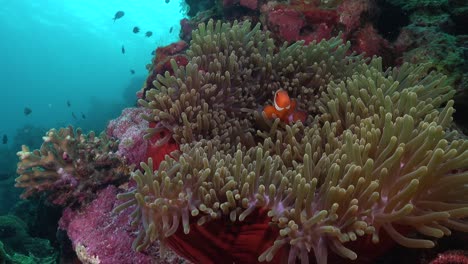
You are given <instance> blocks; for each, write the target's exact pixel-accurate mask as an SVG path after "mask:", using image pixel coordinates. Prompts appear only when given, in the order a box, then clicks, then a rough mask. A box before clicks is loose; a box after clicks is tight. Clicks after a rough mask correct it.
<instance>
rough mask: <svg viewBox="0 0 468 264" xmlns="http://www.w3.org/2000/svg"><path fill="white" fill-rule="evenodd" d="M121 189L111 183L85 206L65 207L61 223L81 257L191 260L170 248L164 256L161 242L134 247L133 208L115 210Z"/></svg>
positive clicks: (126, 260)
mask: <svg viewBox="0 0 468 264" xmlns="http://www.w3.org/2000/svg"><path fill="white" fill-rule="evenodd" d="M117 193H118V190H117V188H116V187H114V186H109V187H107V188H106V189H104V190H102V191H100V193H99V194H98V197H97V198H96V199H95V200H94V201H93V202H91V203H90V204H88V205H87V206H86V207H84V208H82V209H81V210H72V209H70V208H67V209H65V211H64V213H63V216H62V218H61V219H60V222H59V227H60V229H63V230H65V231H66V232H67V234H68V237H69V238H70V240H71V241H72V245H73V248H74V250H75V252H76V253H77V256H78V258H79V259H80V260H81V261H83V262H84V263H90V262H89V261H92V260H99V263H101V264H106V263H161V264H167V263H178V264H179V263H187V262H186V261H185V260H184V259H182V258H180V257H178V256H177V255H175V254H174V253H172V251H170V250H167V252H165V253H166V254H165V256H161V254H160V248H159V245H157V246H155V247H152V248H151V249H150V250H148V251H146V252H135V251H134V250H132V241H133V240H134V239H135V231H136V229H135V228H133V227H131V226H129V225H128V221H129V215H130V213H131V210H125V211H123V212H122V213H121V214H113V213H112V209H113V208H114V206H115V205H116V204H117V203H119V202H118V201H117V198H116V194H117ZM86 261H88V262H86Z"/></svg>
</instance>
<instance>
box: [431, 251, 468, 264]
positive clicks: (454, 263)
mask: <svg viewBox="0 0 468 264" xmlns="http://www.w3.org/2000/svg"><path fill="white" fill-rule="evenodd" d="M429 264H468V252H467V251H463V250H449V251H446V252H444V253H442V254H439V255H438V256H437V258H435V259H434V260H432V261H431V262H430V263H429Z"/></svg>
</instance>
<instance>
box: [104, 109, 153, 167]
mask: <svg viewBox="0 0 468 264" xmlns="http://www.w3.org/2000/svg"><path fill="white" fill-rule="evenodd" d="M142 114H149V111H148V110H147V109H144V108H125V109H124V110H123V111H122V114H121V115H120V116H119V117H118V118H116V119H114V120H112V121H110V122H109V125H108V126H107V135H109V136H112V137H116V138H118V139H119V150H118V151H117V153H118V154H120V155H122V156H124V157H126V158H127V160H128V162H129V163H130V164H135V165H138V164H140V162H142V161H146V159H145V157H146V149H147V147H148V141H147V140H145V139H144V138H143V136H144V135H145V134H146V130H147V129H148V121H146V120H144V119H143V118H142Z"/></svg>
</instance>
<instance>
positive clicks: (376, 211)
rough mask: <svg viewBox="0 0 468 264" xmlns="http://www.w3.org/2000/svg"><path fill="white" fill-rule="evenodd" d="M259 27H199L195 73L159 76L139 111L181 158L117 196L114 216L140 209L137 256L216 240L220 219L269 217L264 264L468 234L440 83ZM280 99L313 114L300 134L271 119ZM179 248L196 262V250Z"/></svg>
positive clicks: (193, 50) (449, 92)
mask: <svg viewBox="0 0 468 264" xmlns="http://www.w3.org/2000/svg"><path fill="white" fill-rule="evenodd" d="M250 28H251V26H250V24H249V23H244V24H237V23H234V24H233V25H230V24H221V23H216V24H214V23H213V22H209V23H208V25H203V24H202V25H200V26H199V29H198V30H196V31H194V33H193V34H194V36H193V41H192V43H191V46H190V48H189V50H188V51H187V55H188V56H189V57H190V61H189V63H188V65H187V66H186V67H176V65H174V75H170V74H168V73H166V75H165V76H158V81H157V82H155V86H156V87H157V89H154V90H151V91H149V92H148V94H147V97H146V98H147V100H148V101H140V103H142V104H143V105H144V106H145V107H147V108H149V109H151V110H152V114H151V115H150V116H148V119H149V120H150V121H152V122H153V121H156V122H158V125H159V126H160V127H161V128H162V127H164V128H168V129H169V130H170V131H172V132H173V137H174V139H176V140H178V141H179V142H180V143H181V148H180V152H179V153H178V154H177V155H173V156H172V157H169V156H166V159H165V160H164V161H163V162H162V163H161V164H160V166H159V168H158V169H157V170H155V171H153V169H152V168H153V164H152V160H151V159H150V160H149V161H148V164H145V163H142V164H141V167H142V171H139V170H138V171H136V172H134V173H132V179H133V180H134V181H135V182H136V184H137V185H136V187H135V188H134V189H132V190H130V191H129V192H128V193H125V194H121V195H119V198H121V199H123V200H124V201H125V202H124V203H123V204H122V205H120V206H119V207H117V208H116V209H115V210H116V211H117V212H118V211H120V210H123V209H125V208H128V207H131V206H133V207H134V210H135V211H134V213H133V224H135V225H138V226H139V227H140V232H139V234H138V237H137V238H136V240H135V241H134V247H135V248H136V249H137V250H143V249H145V248H147V247H149V246H150V245H151V243H152V242H153V241H155V240H161V241H163V242H164V241H167V242H168V244H169V245H171V246H174V244H172V242H173V241H172V242H171V237H173V236H179V235H180V233H178V230H180V229H182V230H183V233H185V234H188V235H190V233H191V232H194V230H195V231H196V232H202V233H205V234H206V233H209V232H210V231H209V230H203V231H200V229H199V228H197V227H198V226H202V228H203V226H204V224H205V225H206V224H207V223H210V222H213V221H225V223H226V224H225V225H226V226H229V225H230V224H231V223H232V224H234V225H243V222H244V221H245V220H246V219H247V218H248V217H249V216H251V215H255V214H256V213H258V212H259V211H262V210H266V211H267V215H268V217H269V222H270V227H269V228H271V229H272V230H273V231H274V232H276V234H277V235H276V237H275V238H274V239H271V240H267V241H264V240H263V241H261V243H262V244H264V245H266V246H265V247H263V248H262V247H260V246H258V245H257V246H258V247H257V248H262V250H261V251H260V252H257V254H258V255H256V256H255V261H256V260H257V259H258V261H274V262H275V263H284V262H285V261H288V262H289V263H296V261H297V260H299V261H300V262H301V263H303V264H305V263H309V261H310V260H311V259H312V258H315V259H316V260H317V263H327V260H328V257H329V255H331V253H332V252H333V253H335V254H336V255H338V256H341V257H343V258H346V259H352V260H354V259H357V258H358V254H357V253H359V252H357V249H356V250H355V249H354V248H353V246H352V245H353V243H352V242H353V241H360V240H361V241H366V240H367V239H368V238H370V239H371V240H370V242H369V243H374V244H376V243H383V242H382V241H381V238H382V237H383V234H384V233H385V234H387V235H388V236H389V237H390V238H391V239H393V240H394V241H396V242H397V243H399V244H401V245H403V246H406V247H415V248H429V247H433V246H434V242H433V240H432V239H431V238H439V237H442V236H444V235H450V232H451V231H450V230H460V231H468V223H467V222H466V220H464V218H466V217H468V187H467V186H468V172H467V168H468V141H467V140H465V139H463V138H462V137H460V135H458V134H457V132H455V131H452V130H451V129H450V126H451V123H452V114H453V112H454V108H453V101H452V100H451V97H452V96H453V94H454V91H453V88H451V87H450V86H448V85H447V82H446V79H445V77H444V76H442V75H439V74H436V73H429V69H430V67H429V66H427V65H420V66H414V65H409V64H405V65H403V66H402V67H400V68H394V69H388V70H385V71H384V70H383V69H382V62H381V59H379V58H374V59H372V60H371V61H366V60H364V59H362V58H361V57H357V56H346V53H347V49H348V46H347V45H343V44H342V43H341V42H340V40H338V39H332V40H329V41H322V42H320V43H318V44H317V43H311V44H310V45H307V46H303V45H302V43H295V44H292V45H290V46H287V45H283V46H282V47H275V46H274V44H273V42H272V41H271V39H270V38H269V37H268V33H265V32H262V31H261V30H260V26H259V25H257V26H256V27H254V28H253V29H250ZM202 43H203V45H202ZM279 88H282V89H285V90H287V91H289V92H290V93H291V94H293V96H292V97H294V98H297V100H298V104H299V107H300V108H301V109H303V110H304V111H306V112H307V113H308V115H309V118H308V120H307V121H306V122H305V123H304V124H303V123H301V122H298V123H295V124H291V125H288V124H283V123H280V121H279V119H276V120H273V121H271V120H266V119H265V118H261V114H259V110H258V109H262V108H261V107H262V106H264V105H265V104H267V103H270V101H269V98H270V96H271V94H272V93H273V92H274V91H275V90H277V89H279ZM263 117H264V116H263ZM264 124H267V126H265V125H264ZM157 131H158V127H156V128H155V129H153V130H150V133H155V132H157ZM226 221H227V222H226ZM194 226H196V227H194ZM226 228H227V227H226ZM418 233H419V234H418ZM218 235H219V234H213V236H218ZM206 237H209V236H208V235H206ZM177 241H178V243H179V244H178V245H175V246H174V247H176V248H179V249H180V248H184V245H183V243H186V244H190V246H188V247H187V246H185V249H186V251H185V253H187V252H188V254H190V250H188V249H187V248H189V249H193V248H196V247H197V245H195V244H196V243H197V242H196V241H186V242H182V240H177ZM182 251H183V250H182ZM193 251H195V250H193ZM284 251H286V254H283V252H284ZM197 253H199V252H197ZM363 254H364V255H365V252H364V253H363ZM225 255H226V259H230V260H231V259H233V260H234V261H235V262H240V263H247V262H245V261H243V260H245V259H242V258H237V259H236V258H235V257H232V256H231V258H229V257H228V255H229V252H225ZM278 256H280V258H281V259H278V258H277V257H278ZM190 257H191V260H193V261H195V262H197V261H200V259H201V258H199V256H189V258H190ZM204 257H206V256H204ZM283 258H285V259H283ZM208 259H209V256H208ZM286 259H287V260H286ZM212 261H213V262H216V260H214V259H212ZM249 263H250V262H249Z"/></svg>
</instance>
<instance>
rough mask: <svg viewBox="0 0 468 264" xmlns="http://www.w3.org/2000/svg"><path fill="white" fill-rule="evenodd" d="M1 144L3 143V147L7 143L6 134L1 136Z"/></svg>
mask: <svg viewBox="0 0 468 264" xmlns="http://www.w3.org/2000/svg"><path fill="white" fill-rule="evenodd" d="M2 142H3V145H5V144H6V143H8V136H7V135H6V134H4V135H3V138H2Z"/></svg>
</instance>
